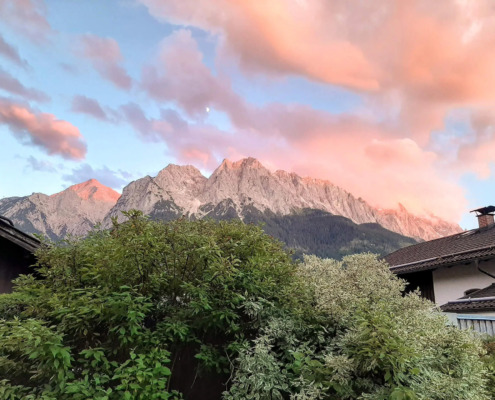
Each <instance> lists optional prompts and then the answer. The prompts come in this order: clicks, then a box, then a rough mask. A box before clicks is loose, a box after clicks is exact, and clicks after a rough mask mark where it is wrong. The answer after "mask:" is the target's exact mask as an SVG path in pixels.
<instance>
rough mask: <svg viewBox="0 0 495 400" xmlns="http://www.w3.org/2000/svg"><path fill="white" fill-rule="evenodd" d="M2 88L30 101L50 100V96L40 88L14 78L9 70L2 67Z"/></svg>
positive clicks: (0, 82) (0, 83) (0, 88)
mask: <svg viewBox="0 0 495 400" xmlns="http://www.w3.org/2000/svg"><path fill="white" fill-rule="evenodd" d="M0 90H4V91H5V92H8V93H10V94H13V95H17V96H21V97H23V98H24V99H25V100H28V101H38V102H40V103H45V102H48V101H50V97H49V96H48V95H47V94H45V93H43V92H42V91H40V90H37V89H33V88H28V87H26V86H24V85H23V84H22V83H21V82H20V81H19V80H18V79H16V78H14V77H13V76H12V75H10V74H9V73H8V72H7V71H4V70H2V69H1V68H0Z"/></svg>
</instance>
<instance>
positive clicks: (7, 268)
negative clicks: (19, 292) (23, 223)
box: [0, 237, 35, 293]
mask: <svg viewBox="0 0 495 400" xmlns="http://www.w3.org/2000/svg"><path fill="white" fill-rule="evenodd" d="M34 262H35V259H34V256H33V255H32V254H31V253H29V252H28V251H27V250H24V249H23V248H21V247H19V246H17V245H15V244H13V243H12V242H10V241H8V240H6V239H4V238H1V237H0V293H9V292H11V291H12V280H13V279H15V278H17V277H18V276H19V275H20V274H29V273H32V272H33V269H31V268H29V266H30V265H32V264H34Z"/></svg>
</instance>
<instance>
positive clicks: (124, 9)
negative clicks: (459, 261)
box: [0, 0, 495, 228]
mask: <svg viewBox="0 0 495 400" xmlns="http://www.w3.org/2000/svg"><path fill="white" fill-rule="evenodd" d="M374 6H375V7H371V8H370V6H369V5H367V4H365V3H363V2H360V1H349V2H345V4H343V3H342V2H338V1H333V0H329V1H324V0H315V1H313V2H311V1H305V0H298V1H296V0H268V1H267V2H259V3H258V2H255V3H250V2H244V3H241V2H229V1H228V0H214V1H211V0H195V1H193V0H182V1H174V0H161V1H158V0H111V1H104V2H88V1H71V2H62V1H56V0H53V1H50V0H45V1H43V0H22V1H15V0H6V1H4V2H2V3H1V4H0V137H1V148H2V150H3V151H2V154H3V157H0V173H1V180H0V198H1V197H9V196H23V195H28V194H31V193H32V192H43V193H47V194H52V193H55V192H58V191H61V190H63V189H64V188H66V187H67V186H69V185H71V184H75V183H80V182H81V181H84V180H87V179H90V178H95V179H98V180H100V181H101V182H102V183H103V184H106V185H108V186H111V187H113V188H114V189H116V190H121V189H122V187H123V186H124V185H125V184H126V183H128V182H129V181H131V180H134V179H137V178H140V177H142V176H144V175H147V174H149V175H155V174H156V173H157V172H158V171H159V170H161V169H162V168H164V167H165V166H166V165H167V164H169V163H177V164H192V165H195V166H196V167H198V168H199V169H200V170H201V171H202V172H203V173H204V174H205V175H208V174H209V173H211V171H212V170H213V169H214V168H215V167H216V166H217V165H218V164H219V163H220V162H221V161H222V159H223V158H230V159H232V160H237V159H239V158H242V157H247V156H253V157H256V158H258V159H259V160H260V161H261V162H262V163H263V164H264V165H266V166H267V167H268V168H270V169H273V170H275V169H285V170H289V171H294V172H297V173H299V174H300V175H304V176H312V177H317V178H323V179H328V180H330V181H331V182H333V183H335V184H337V185H339V186H341V187H343V188H345V189H346V190H348V191H350V192H351V193H353V194H354V195H355V196H356V197H362V198H364V199H365V200H367V201H368V202H370V203H371V204H372V205H374V206H377V207H382V208H395V207H397V205H398V204H399V203H401V204H403V205H404V206H405V207H406V208H407V209H408V210H410V211H411V212H413V213H416V214H419V215H432V214H433V215H437V216H440V217H442V218H445V219H448V220H450V221H454V222H459V223H460V224H461V226H462V227H463V228H471V227H474V226H475V224H476V222H475V220H474V217H473V216H472V215H469V213H468V211H469V210H470V209H473V208H477V207H480V206H484V205H489V204H494V203H495V197H494V196H495V185H494V183H495V182H494V168H493V162H494V161H495V153H494V151H495V140H494V137H493V135H494V128H493V121H494V118H493V116H494V115H493V112H492V111H491V110H492V109H494V108H493V107H492V106H493V105H494V102H495V74H493V72H492V71H494V70H495V69H494V68H495V55H492V53H493V52H492V51H488V49H490V48H491V47H490V45H491V39H490V38H491V37H492V32H493V30H495V22H494V20H495V19H494V18H491V17H493V15H492V14H493V10H492V8H491V7H490V4H489V2H488V1H479V2H459V1H446V2H443V3H442V5H441V6H434V5H431V3H429V2H426V1H421V0H416V1H413V2H408V3H407V4H405V3H404V4H402V3H401V4H397V3H396V2H393V1H391V0H377V3H374ZM473 60H476V62H474V61H473ZM492 150H493V151H492Z"/></svg>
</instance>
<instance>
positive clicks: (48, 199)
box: [0, 179, 120, 239]
mask: <svg viewBox="0 0 495 400" xmlns="http://www.w3.org/2000/svg"><path fill="white" fill-rule="evenodd" d="M119 197H120V195H119V193H117V192H116V191H114V190H113V189H110V188H109V187H106V186H104V185H102V184H101V183H100V182H98V181H97V180H95V179H90V180H89V181H87V182H83V183H80V184H78V185H73V186H70V187H69V188H67V189H65V190H64V191H62V192H60V193H56V194H54V195H51V196H47V195H45V194H42V193H34V194H32V195H30V196H25V197H9V198H5V199H1V200H0V215H4V216H6V217H8V218H10V219H11V220H13V221H14V223H15V224H16V226H17V227H18V228H20V229H22V230H24V231H26V232H30V233H42V234H45V235H47V236H48V237H49V238H51V239H60V238H62V237H64V236H65V235H67V234H73V235H84V234H85V233H87V232H88V231H89V230H90V229H91V228H92V227H93V226H94V225H95V224H96V223H98V222H101V221H102V220H103V219H104V217H105V216H106V215H107V214H108V212H109V211H110V209H111V208H112V207H113V205H114V204H115V203H116V202H117V199H118V198H119Z"/></svg>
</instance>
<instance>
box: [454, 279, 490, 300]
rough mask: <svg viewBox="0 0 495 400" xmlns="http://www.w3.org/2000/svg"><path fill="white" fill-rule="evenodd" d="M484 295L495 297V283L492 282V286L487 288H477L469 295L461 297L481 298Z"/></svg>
mask: <svg viewBox="0 0 495 400" xmlns="http://www.w3.org/2000/svg"><path fill="white" fill-rule="evenodd" d="M484 297H494V298H495V283H492V284H491V285H490V286H487V287H486V288H483V289H479V290H476V291H475V292H471V293H469V294H468V295H466V296H464V297H461V298H460V299H459V300H462V299H479V298H484Z"/></svg>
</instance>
